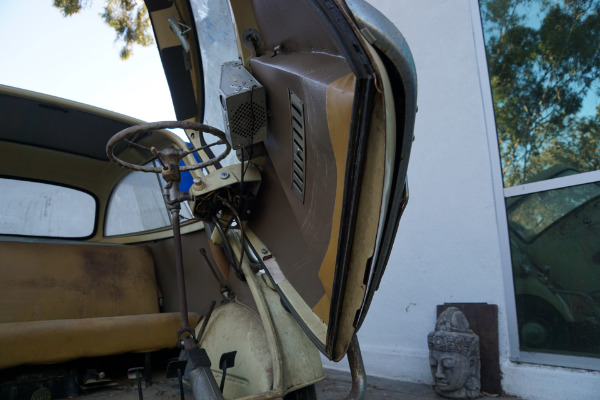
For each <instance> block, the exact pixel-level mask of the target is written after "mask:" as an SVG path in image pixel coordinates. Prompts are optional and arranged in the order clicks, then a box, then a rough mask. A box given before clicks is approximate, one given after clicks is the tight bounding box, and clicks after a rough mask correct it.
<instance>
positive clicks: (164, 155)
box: [106, 121, 231, 176]
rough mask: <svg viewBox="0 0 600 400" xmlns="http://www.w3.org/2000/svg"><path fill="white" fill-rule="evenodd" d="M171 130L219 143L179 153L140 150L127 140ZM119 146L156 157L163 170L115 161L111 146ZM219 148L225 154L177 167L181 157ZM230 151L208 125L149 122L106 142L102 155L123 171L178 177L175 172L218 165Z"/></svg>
mask: <svg viewBox="0 0 600 400" xmlns="http://www.w3.org/2000/svg"><path fill="white" fill-rule="evenodd" d="M173 128H181V129H191V130H194V131H198V132H206V133H210V134H211V135H213V136H216V137H218V138H219V139H220V140H219V141H217V142H215V143H211V144H207V145H206V146H202V147H198V148H193V149H191V150H183V149H181V148H179V147H176V146H169V147H166V148H164V149H161V150H157V149H156V148H155V147H146V146H143V145H141V144H138V143H135V142H133V141H131V140H129V139H130V138H131V137H132V136H134V135H137V134H140V133H144V132H149V131H156V130H160V129H173ZM121 142H126V143H127V144H128V145H130V146H132V147H135V148H138V149H142V150H146V151H149V152H151V153H152V154H154V156H157V157H158V158H159V159H160V161H161V162H162V164H163V166H162V167H154V166H149V165H139V164H131V163H128V162H126V161H123V160H121V159H120V158H119V157H117V156H116V155H115V154H114V153H113V151H114V148H115V146H116V145H117V144H118V143H121ZM220 144H224V145H225V146H226V148H225V151H223V152H222V153H221V154H219V155H218V156H216V157H213V158H211V159H209V160H206V161H203V162H200V163H196V164H192V165H186V166H179V162H180V161H181V160H182V159H183V158H184V157H185V156H187V155H189V154H192V153H196V152H198V151H200V150H204V149H207V148H209V147H212V146H216V145H220ZM230 151H231V145H230V144H229V142H228V141H227V137H226V136H225V133H224V132H222V131H220V130H219V129H217V128H215V127H212V126H210V125H204V124H201V123H199V122H191V121H161V122H149V123H144V124H139V125H134V126H130V127H129V128H126V129H123V130H122V131H120V132H118V133H116V134H115V135H113V136H112V137H111V138H110V139H109V140H108V143H107V144H106V155H107V156H108V158H109V159H110V160H111V161H113V162H115V163H117V164H119V165H121V166H123V167H125V168H129V169H132V170H134V171H143V172H161V173H163V175H164V174H165V172H166V171H169V170H171V172H172V173H175V174H176V175H177V176H178V175H179V172H184V171H191V170H194V169H198V168H205V167H208V166H209V165H213V164H216V163H218V162H219V161H221V160H222V159H224V158H225V157H226V156H227V154H229V152H230ZM173 170H178V171H173Z"/></svg>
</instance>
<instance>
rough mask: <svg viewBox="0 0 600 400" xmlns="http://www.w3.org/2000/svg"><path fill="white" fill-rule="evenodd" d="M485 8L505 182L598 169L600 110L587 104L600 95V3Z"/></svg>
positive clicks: (486, 0)
mask: <svg viewBox="0 0 600 400" xmlns="http://www.w3.org/2000/svg"><path fill="white" fill-rule="evenodd" d="M481 3H482V6H481V9H482V20H483V24H484V29H485V36H486V51H487V57H488V63H489V70H490V80H491V85H492V92H493V95H494V105H495V110H496V125H497V129H498V141H499V147H500V154H501V159H502V170H503V174H504V180H505V183H506V184H507V185H508V186H510V185H514V184H520V183H524V182H525V181H526V180H528V179H530V178H531V177H533V176H534V175H536V174H537V173H539V172H541V171H543V170H544V169H547V168H549V167H551V166H553V165H557V163H565V164H569V165H572V166H578V167H580V168H584V169H582V170H593V169H598V167H599V165H598V164H599V160H598V157H600V156H599V153H598V150H599V146H598V142H599V141H600V136H599V134H600V132H599V130H598V126H599V122H598V121H599V118H600V112H599V113H596V115H592V116H590V115H584V114H585V112H586V111H588V112H589V106H586V107H585V108H584V103H585V102H586V100H589V99H590V98H594V99H596V101H597V96H599V95H600V13H599V11H600V0H563V1H559V0H481ZM585 154H587V156H584V155H585ZM582 156H584V157H582ZM584 158H585V161H584V160H583V159H584Z"/></svg>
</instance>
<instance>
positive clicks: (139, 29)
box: [53, 0, 154, 60]
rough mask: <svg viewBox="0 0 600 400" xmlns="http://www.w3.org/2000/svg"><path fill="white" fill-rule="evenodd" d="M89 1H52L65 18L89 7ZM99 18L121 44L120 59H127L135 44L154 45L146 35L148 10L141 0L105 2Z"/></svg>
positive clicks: (110, 0) (147, 30)
mask: <svg viewBox="0 0 600 400" xmlns="http://www.w3.org/2000/svg"><path fill="white" fill-rule="evenodd" d="M90 1H91V0H53V5H54V7H56V8H58V9H60V11H61V12H62V14H63V16H65V17H67V16H71V15H74V14H77V13H79V12H80V11H81V10H82V9H83V8H85V7H87V6H89V4H90ZM100 16H101V17H102V19H104V22H106V23H107V24H108V25H110V26H111V27H112V28H113V29H114V30H115V32H116V39H115V40H116V41H120V42H122V43H123V47H122V48H121V50H120V53H119V55H120V56H121V59H123V60H126V59H127V58H129V57H130V56H131V54H132V52H133V46H134V45H136V44H137V45H141V46H150V45H151V44H153V43H154V39H153V37H152V35H151V34H149V33H148V32H149V28H150V17H149V15H148V10H147V9H146V6H145V5H144V2H143V1H141V0H106V4H105V6H104V11H103V12H102V13H101V14H100Z"/></svg>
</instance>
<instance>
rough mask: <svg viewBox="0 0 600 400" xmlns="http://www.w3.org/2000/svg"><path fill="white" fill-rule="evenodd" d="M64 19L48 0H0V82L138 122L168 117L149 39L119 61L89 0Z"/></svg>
mask: <svg viewBox="0 0 600 400" xmlns="http://www.w3.org/2000/svg"><path fill="white" fill-rule="evenodd" d="M90 3H91V4H90V7H88V8H87V9H84V10H83V11H82V12H81V13H79V14H77V15H74V16H71V17H63V16H62V14H61V13H60V11H59V10H58V9H56V8H54V7H52V0H27V1H10V0H2V1H0V50H1V52H0V84H3V85H8V86H15V87H19V88H23V89H28V90H33V91H36V92H41V93H45V94H50V95H53V96H58V97H63V98H66V99H69V100H74V101H78V102H81V103H85V104H90V105H94V106H97V107H101V108H104V109H107V110H111V111H115V112H118V113H121V114H125V115H128V116H131V117H135V118H139V119H141V120H144V121H161V120H175V113H174V111H173V106H172V103H171V98H170V94H169V89H168V86H167V82H166V79H165V76H164V73H163V70H162V65H161V63H160V58H159V55H158V50H157V48H156V45H155V44H153V45H152V46H150V47H146V48H143V47H140V46H137V47H135V48H134V50H133V55H132V56H131V57H130V58H129V59H128V60H126V61H122V60H121V59H120V57H119V50H120V48H121V45H120V44H119V43H115V32H114V31H113V29H112V28H111V27H109V26H108V25H107V24H105V23H104V21H103V20H102V18H101V17H100V15H99V13H100V12H101V10H102V5H103V3H104V1H103V0H93V1H91V2H90Z"/></svg>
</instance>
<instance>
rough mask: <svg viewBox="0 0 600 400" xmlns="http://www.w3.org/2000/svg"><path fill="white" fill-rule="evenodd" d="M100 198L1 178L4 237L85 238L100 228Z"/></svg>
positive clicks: (1, 230)
mask: <svg viewBox="0 0 600 400" xmlns="http://www.w3.org/2000/svg"><path fill="white" fill-rule="evenodd" d="M96 207H97V205H96V199H95V198H94V197H93V196H92V195H90V194H88V193H86V192H83V191H81V190H77V189H73V188H69V187H65V186H60V185H55V184H50V183H43V182H33V181H24V180H17V179H10V178H0V209H1V210H2V215H1V216H0V234H5V235H24V236H38V237H56V238H85V237H89V236H91V235H92V234H93V233H94V228H95V226H96Z"/></svg>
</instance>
